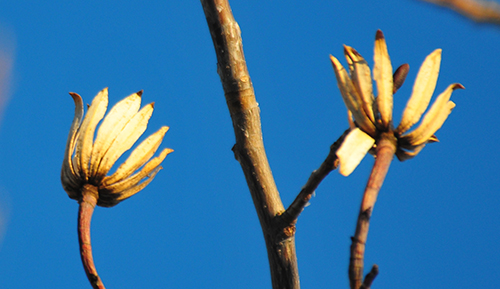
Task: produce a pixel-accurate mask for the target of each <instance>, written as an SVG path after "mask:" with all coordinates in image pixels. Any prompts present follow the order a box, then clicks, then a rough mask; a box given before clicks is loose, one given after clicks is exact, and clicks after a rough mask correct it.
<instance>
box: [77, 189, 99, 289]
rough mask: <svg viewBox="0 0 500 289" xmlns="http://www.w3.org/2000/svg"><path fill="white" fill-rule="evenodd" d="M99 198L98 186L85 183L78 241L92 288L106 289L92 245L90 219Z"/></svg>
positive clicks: (79, 215)
mask: <svg viewBox="0 0 500 289" xmlns="http://www.w3.org/2000/svg"><path fill="white" fill-rule="evenodd" d="M98 198H99V195H98V193H97V188H96V187H94V186H92V185H85V186H84V187H83V189H82V199H81V200H80V208H79V210H78V241H79V243H80V256H81V258H82V263H83V268H84V269H85V273H86V274H87V278H88V279H89V282H90V284H91V285H92V288H94V289H105V287H104V284H103V283H102V281H101V278H99V275H97V270H96V269H95V265H94V259H93V258H92V245H91V244H90V221H91V219H92V213H93V212H94V208H95V206H96V204H97V199H98Z"/></svg>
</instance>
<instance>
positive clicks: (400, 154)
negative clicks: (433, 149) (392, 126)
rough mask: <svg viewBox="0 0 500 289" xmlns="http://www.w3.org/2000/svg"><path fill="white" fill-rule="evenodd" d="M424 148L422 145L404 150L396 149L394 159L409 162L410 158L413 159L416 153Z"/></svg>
mask: <svg viewBox="0 0 500 289" xmlns="http://www.w3.org/2000/svg"><path fill="white" fill-rule="evenodd" d="M424 147H425V143H424V144H420V145H418V146H413V147H411V148H410V149H405V148H401V147H400V148H398V150H397V151H396V157H397V158H398V160H399V161H400V162H403V161H406V160H409V159H411V158H414V157H416V156H417V155H418V153H419V152H420V151H421V150H422V149H423V148H424Z"/></svg>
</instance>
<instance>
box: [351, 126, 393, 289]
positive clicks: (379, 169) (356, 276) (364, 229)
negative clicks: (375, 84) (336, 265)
mask: <svg viewBox="0 0 500 289" xmlns="http://www.w3.org/2000/svg"><path fill="white" fill-rule="evenodd" d="M396 145H397V144H396V138H395V137H394V135H393V134H392V133H391V132H389V133H385V134H382V135H381V136H380V139H379V141H378V142H377V148H376V158H375V164H374V165H373V169H372V172H371V174H370V178H369V179H368V183H367V185H366V189H365V193H364V195H363V200H362V201H361V208H360V210H359V215H358V222H357V224H356V231H355V234H354V237H352V238H351V240H352V244H351V258H350V262H349V281H350V285H351V289H359V288H360V286H361V284H362V278H363V266H364V264H363V263H364V255H365V244H366V239H367V237H368V227H369V225H370V217H371V215H372V212H373V207H374V206H375V202H376V200H377V195H378V192H379V191H380V188H381V187H382V184H383V182H384V179H385V176H386V175H387V171H388V170H389V166H390V164H391V161H392V159H393V157H394V154H395V152H396ZM376 270H377V272H378V268H377V269H376ZM372 271H373V269H372ZM370 276H371V275H370ZM375 276H376V274H375ZM373 278H375V277H373ZM371 281H373V279H372V280H371ZM370 283H371V282H370Z"/></svg>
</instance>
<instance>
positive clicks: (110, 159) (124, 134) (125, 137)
mask: <svg viewBox="0 0 500 289" xmlns="http://www.w3.org/2000/svg"><path fill="white" fill-rule="evenodd" d="M153 109H154V104H153V103H150V104H148V105H146V106H144V107H143V108H142V109H141V110H140V111H139V112H138V113H137V114H135V115H134V117H133V118H132V119H130V121H129V122H128V123H127V124H126V125H125V127H124V128H123V129H122V131H120V133H119V134H118V136H117V137H116V138H115V140H114V141H113V143H112V144H111V146H110V148H109V150H108V151H107V152H106V153H105V154H104V156H103V157H102V160H101V165H100V168H99V172H98V175H97V176H96V177H97V178H98V179H102V178H103V177H104V176H105V175H106V174H107V173H108V171H109V170H110V169H111V167H112V166H113V164H114V163H115V162H116V161H117V160H118V158H119V157H120V156H121V155H122V154H123V153H124V152H126V151H127V150H129V149H130V148H131V147H132V146H133V145H134V143H135V142H136V141H137V140H138V139H139V137H140V136H141V135H142V134H143V133H144V131H145V130H146V128H147V126H148V122H149V118H150V117H151V115H152V114H153Z"/></svg>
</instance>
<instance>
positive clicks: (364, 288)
mask: <svg viewBox="0 0 500 289" xmlns="http://www.w3.org/2000/svg"><path fill="white" fill-rule="evenodd" d="M377 275H378V266H377V265H376V264H375V265H373V267H372V269H371V270H370V273H368V274H366V276H365V281H363V285H361V287H359V289H370V287H371V286H372V283H373V280H375V278H376V277H377Z"/></svg>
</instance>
